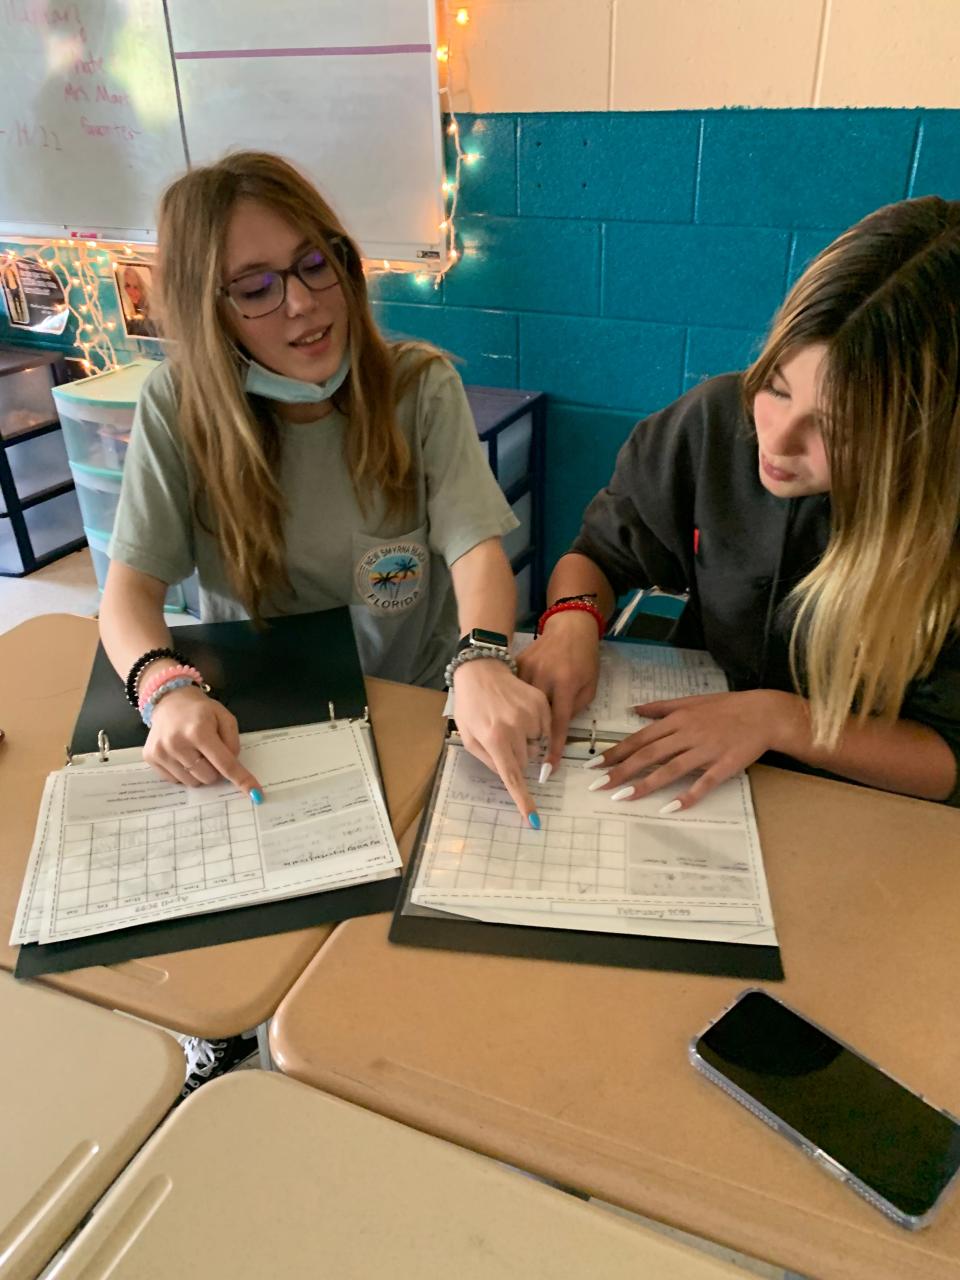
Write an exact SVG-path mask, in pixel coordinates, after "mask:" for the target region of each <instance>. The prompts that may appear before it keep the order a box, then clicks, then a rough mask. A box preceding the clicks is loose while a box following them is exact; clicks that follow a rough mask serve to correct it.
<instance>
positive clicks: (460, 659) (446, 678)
mask: <svg viewBox="0 0 960 1280" xmlns="http://www.w3.org/2000/svg"><path fill="white" fill-rule="evenodd" d="M477 658H494V659H495V660H496V661H497V662H503V663H506V665H507V666H508V667H509V668H510V670H511V671H512V672H513V674H514V675H516V674H517V664H516V662H514V660H513V658H511V657H510V655H509V653H501V652H499V651H498V650H497V649H461V650H460V652H459V653H456V654H454V656H453V657H452V658H451V659H450V661H449V662H448V663H447V669H446V670H445V671H444V673H443V682H444V684H445V685H446V686H447V688H448V689H452V688H453V677H454V675H455V674H456V672H457V670H458V669H459V668H460V667H462V666H463V665H464V663H465V662H474V661H476V659H477Z"/></svg>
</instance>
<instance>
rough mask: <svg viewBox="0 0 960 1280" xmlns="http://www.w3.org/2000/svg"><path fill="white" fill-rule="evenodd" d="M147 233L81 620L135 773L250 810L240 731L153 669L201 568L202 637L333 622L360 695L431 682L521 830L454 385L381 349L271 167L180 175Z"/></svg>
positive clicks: (474, 486)
mask: <svg viewBox="0 0 960 1280" xmlns="http://www.w3.org/2000/svg"><path fill="white" fill-rule="evenodd" d="M159 231H160V234H159V277H160V289H161V300H162V313H163V325H164V335H165V337H166V338H167V339H168V340H170V341H171V343H172V346H171V349H170V350H171V357H170V360H169V362H165V363H164V364H162V365H160V366H159V367H158V368H157V369H156V370H155V371H154V372H153V373H152V374H151V375H150V377H149V378H148V380H147V382H146V384H145V385H144V389H143V392H142V394H141V398H140V402H139V404H138V406H137V415H136V421H135V424H134V429H133V434H132V438H131V443H130V448H129V451H128V454H127V459H126V462H125V466H124V480H123V488H122V493H121V497H120V504H119V509H118V512H117V518H116V525H115V529H114V534H113V540H112V543H111V548H110V554H111V561H112V562H111V566H110V572H109V575H108V578H107V583H106V587H105V589H104V593H103V602H102V605H101V611H100V631H101V636H102V638H103V643H104V647H105V648H106V650H107V653H108V655H109V657H110V660H111V662H112V663H113V665H114V667H115V668H116V670H117V672H118V673H119V674H120V675H121V677H123V678H124V679H125V680H126V683H127V692H128V696H129V697H130V699H131V701H132V702H133V703H134V705H140V706H141V708H142V712H143V714H144V717H145V719H146V720H147V721H148V722H150V732H149V735H148V737H147V743H146V747H145V750H144V756H145V758H146V759H147V760H148V761H149V762H150V763H151V764H153V765H154V767H155V768H156V769H157V770H158V771H159V772H160V773H161V774H162V775H163V776H164V777H166V778H168V779H172V780H175V781H177V782H181V783H184V784H185V785H187V786H198V785H201V784H204V783H209V782H213V781H215V780H217V779H218V778H220V777H225V778H228V779H230V780H231V781H232V782H234V783H235V784H236V785H238V786H241V787H243V788H244V789H246V790H248V791H249V792H250V793H251V797H252V799H253V800H254V802H258V800H259V788H258V786H257V780H256V779H255V778H254V777H252V776H251V775H250V774H249V773H248V772H247V771H246V770H244V769H243V768H241V767H240V765H239V763H238V760H237V752H238V749H239V742H238V737H237V733H238V729H237V724H236V721H235V720H234V718H233V716H232V715H231V714H230V713H229V712H228V711H227V710H226V709H225V708H224V707H223V706H221V705H220V704H219V703H217V702H216V701H213V700H212V699H210V698H208V697H207V696H206V694H205V693H204V691H203V689H202V688H201V687H200V685H199V683H198V680H199V675H198V673H195V672H192V671H191V670H189V669H187V668H186V667H185V666H184V665H183V664H182V663H181V662H180V660H179V658H178V656H177V655H176V654H174V653H172V652H171V651H170V634H169V632H168V630H167V627H166V623H165V622H164V616H163V601H164V596H165V593H166V591H167V588H168V586H169V585H170V584H171V583H176V582H180V581H182V580H183V579H184V578H187V577H188V576H189V575H190V574H191V573H192V572H193V571H194V569H196V570H197V571H198V574H199V581H200V596H201V610H202V617H203V620H204V621H221V620H228V619H236V618H243V617H251V618H254V619H263V618H267V617H269V616H270V615H278V614H283V613H301V612H308V611H311V610H317V609H328V608H332V607H335V606H337V605H349V606H351V609H352V615H353V621H354V629H355V631H356V634H357V640H358V644H359V648H360V654H361V660H362V663H363V667H364V670H365V671H366V672H367V673H368V674H369V675H374V676H383V677H385V678H387V679H391V680H399V681H403V682H406V683H411V684H419V685H425V686H429V687H441V686H442V684H443V681H444V676H445V674H446V675H447V676H448V678H449V679H450V680H451V681H452V682H453V684H454V686H455V688H456V695H457V721H458V725H459V728H460V730H461V732H462V734H463V737H464V740H465V742H466V745H467V746H468V747H469V748H470V749H471V750H472V751H473V752H474V753H475V754H476V755H478V756H479V757H480V758H481V759H483V760H484V761H485V762H486V763H487V764H489V765H490V766H491V767H493V768H494V769H495V770H497V771H498V772H499V773H500V775H501V777H502V778H503V780H504V782H505V784H506V785H507V787H508V789H509V791H510V793H511V795H512V796H513V799H514V800H515V801H516V803H517V805H518V807H519V809H520V811H521V812H522V813H523V814H524V815H525V816H526V817H527V818H528V820H531V821H532V823H533V824H534V825H535V824H536V823H537V821H538V819H537V815H536V814H535V813H534V812H533V805H532V803H531V801H530V797H529V793H528V791H527V788H526V784H525V782H524V778H523V772H524V768H525V766H526V763H527V759H528V752H529V751H530V746H529V744H531V743H533V744H536V743H537V742H539V741H540V740H541V739H542V738H543V737H544V735H545V734H546V733H547V732H548V731H549V708H548V705H547V701H546V699H545V697H544V696H543V694H542V693H540V692H539V691H538V690H536V689H533V688H532V687H531V686H530V685H528V684H526V683H524V682H523V681H521V680H519V679H517V677H516V675H515V674H514V672H515V666H514V664H513V663H512V660H511V659H510V657H509V653H508V652H507V648H506V646H507V644H508V642H509V638H510V636H511V634H512V630H513V621H514V616H515V610H516V591H515V585H514V580H513V575H512V573H511V570H510V565H509V563H508V561H507V559H506V556H505V554H504V552H503V549H502V546H501V541H500V540H501V536H502V535H503V534H505V533H507V532H509V531H510V530H511V529H512V528H514V527H515V525H516V520H515V519H514V517H513V515H512V513H511V511H510V508H509V506H508V505H507V503H506V500H505V499H504V497H503V495H502V494H501V492H500V490H499V489H498V487H497V485H496V482H495V480H494V478H493V475H492V473H491V471H490V469H489V466H488V465H487V461H486V458H485V457H484V454H483V452H482V449H481V446H480V444H479V442H478V440H477V435H476V430H475V428H474V425H473V420H472V418H471V415H470V410H469V407H468V405H467V401H466V397H465V395H464V391H463V387H462V385H461V382H460V379H459V377H458V376H457V374H456V373H455V372H454V370H453V369H452V367H451V366H450V364H449V363H448V362H447V361H446V360H445V359H444V358H443V357H442V355H441V354H440V353H439V352H438V351H436V350H434V349H433V348H431V347H428V346H426V345H424V344H418V343H393V344H391V343H387V342H385V341H384V340H383V338H382V337H381V336H380V334H379V333H378V331H377V329H376V327H375V325H374V321H373V318H372V316H371V312H370V308H369V305H368V300H367V289H366V283H365V279H364V274H363V269H362V265H361V261H360V255H359V252H358V250H357V247H356V245H355V244H354V243H353V241H352V240H351V239H350V237H349V236H348V234H347V232H346V230H345V229H344V227H343V226H342V225H341V224H340V222H339V221H338V219H337V218H336V216H335V214H334V213H333V211H332V210H331V209H330V207H329V206H328V205H327V203H326V202H325V201H324V200H323V198H322V197H321V196H320V195H319V193H318V192H317V191H316V190H315V188H314V187H313V186H312V185H311V184H310V183H309V182H308V181H307V180H306V179H305V178H304V177H303V176H302V175H301V174H300V173H298V172H297V171H296V170H295V169H294V168H292V167H291V166H290V165H289V164H287V163H286V162H285V161H283V160H281V159H279V158H278V157H276V156H271V155H266V154H260V153H252V152H246V153H240V154H235V155H230V156H227V157H226V158H225V159H223V160H221V161H220V162H219V163H218V164H214V165H211V166H209V167H206V168H198V169H194V170H191V171H190V172H189V173H187V174H186V175H185V176H184V177H182V178H180V179H179V180H178V181H176V182H175V183H174V184H173V185H172V186H171V187H170V188H169V190H168V191H167V192H166V194H165V196H164V197H163V201H162V204H161V210H160V227H159ZM475 629H482V630H483V631H485V632H488V633H493V634H492V636H490V635H487V636H486V637H479V638H478V637H476V635H475V634H474V635H473V638H472V639H471V633H474V631H475ZM458 635H463V636H464V637H465V638H464V641H462V642H461V646H462V647H461V648H460V649H459V650H458V646H457V637H458ZM155 651H158V652H155ZM474 659H481V660H474ZM291 674H292V676H293V678H295V673H291Z"/></svg>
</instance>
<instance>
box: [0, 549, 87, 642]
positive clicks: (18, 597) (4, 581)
mask: <svg viewBox="0 0 960 1280" xmlns="http://www.w3.org/2000/svg"><path fill="white" fill-rule="evenodd" d="M99 602H100V593H99V591H98V590H97V580H96V578H95V577H94V573H93V561H92V560H91V559H90V552H89V551H88V550H87V549H86V548H84V549H83V551H75V552H74V553H73V555H70V556H64V558H63V559H62V560H55V561H54V562H53V564H51V565H47V567H46V568H45V569H38V570H37V572H36V573H31V574H29V575H28V576H27V577H26V578H0V631H9V630H10V629H11V628H12V627H16V626H18V625H19V624H20V623H21V622H26V620H27V619H28V618H33V617H36V615H37V614H40V613H81V614H84V615H85V616H87V617H91V618H92V617H93V616H94V614H95V613H96V612H97V606H98V604H99Z"/></svg>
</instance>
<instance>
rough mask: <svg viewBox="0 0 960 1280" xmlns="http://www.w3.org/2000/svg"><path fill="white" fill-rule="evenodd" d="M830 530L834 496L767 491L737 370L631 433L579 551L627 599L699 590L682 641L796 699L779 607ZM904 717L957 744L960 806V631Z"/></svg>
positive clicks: (733, 677)
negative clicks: (629, 594)
mask: <svg viewBox="0 0 960 1280" xmlns="http://www.w3.org/2000/svg"><path fill="white" fill-rule="evenodd" d="M829 536H830V498H829V495H827V494H824V495H816V496H813V497H807V498H791V499H784V498H777V497H775V496H774V495H773V494H771V493H770V492H769V491H768V490H767V489H765V488H764V487H763V485H762V484H761V483H760V477H759V474H758V464H757V442H756V436H755V434H754V431H753V427H752V424H751V423H750V421H749V419H748V418H747V415H746V413H745V411H744V408H743V403H742V400H741V396H740V377H739V375H738V374H732V373H731V374H724V375H723V376H721V377H719V378H712V379H710V381H709V382H704V383H701V384H700V385H699V386H697V387H695V388H694V389H693V390H692V391H689V392H687V394H686V395H685V396H682V397H681V398H680V399H679V400H677V401H676V402H675V403H674V404H672V405H669V406H668V407H667V408H666V409H662V410H661V411H660V412H659V413H655V414H654V415H653V416H652V417H650V418H647V419H646V420H645V421H643V422H641V423H639V424H638V425H637V426H636V427H635V428H634V429H633V431H632V432H631V434H630V436H629V438H628V440H627V442H626V444H625V445H624V446H623V448H622V449H621V450H620V454H619V456H618V458H617V465H616V469H615V471H614V473H613V476H612V478H611V480H610V483H609V484H608V486H607V488H606V489H602V490H601V491H600V493H598V494H597V496H596V497H595V498H594V499H593V501H592V502H591V503H590V505H589V507H588V508H587V510H586V512H585V514H584V517H583V525H582V527H581V529H580V533H579V535H578V536H577V538H576V540H575V542H574V544H573V546H572V547H571V550H572V551H576V552H579V553H580V554H581V555H585V556H589V558H590V559H591V560H593V561H594V562H595V563H596V564H597V565H598V566H599V567H600V568H601V569H602V570H603V572H604V574H605V575H606V576H607V578H608V579H609V581H610V584H611V586H612V587H613V589H614V591H615V592H616V593H617V595H621V594H622V593H623V592H625V591H629V590H631V589H635V588H637V587H651V586H657V587H660V588H661V589H662V590H664V591H669V592H673V593H677V594H679V593H683V592H689V601H688V604H687V607H686V609H685V610H684V612H683V615H682V617H681V619H680V622H679V624H678V626H677V629H676V631H675V633H674V635H673V637H672V639H673V641H674V643H676V644H680V645H684V646H687V647H690V648H705V649H707V650H708V651H709V652H710V653H711V654H712V656H713V657H714V658H715V659H716V661H717V662H718V663H719V664H720V666H721V667H722V668H723V670H724V671H725V673H726V675H727V678H728V679H729V681H730V686H731V688H733V689H757V688H765V689H784V690H788V691H793V688H794V686H793V682H792V679H791V676H790V663H789V656H788V644H789V637H790V630H791V624H792V618H791V616H790V614H789V612H788V610H787V609H785V608H784V607H783V603H784V601H785V599H786V597H787V596H788V595H789V594H790V592H791V590H792V589H793V587H794V586H796V584H797V583H798V582H799V581H800V579H801V578H803V577H804V575H805V574H806V573H807V572H808V571H809V570H810V569H811V568H812V567H813V566H814V565H815V564H816V563H817V561H818V560H819V559H820V557H821V556H822V555H823V553H824V550H825V549H826V546H827V541H828V539H829ZM901 715H902V716H903V718H904V719H909V720H915V721H917V722H918V723H920V724H925V725H928V726H929V727H930V728H932V729H934V730H936V732H938V733H939V734H940V735H941V736H942V737H943V738H944V739H945V741H946V742H947V743H948V745H949V746H950V748H951V750H952V751H953V754H954V757H955V759H956V761H957V781H956V784H955V786H954V789H953V791H952V792H951V794H950V796H949V797H948V798H947V803H948V804H952V805H956V806H958V807H960V637H957V636H954V637H953V638H952V639H951V640H950V641H949V642H948V643H947V645H946V646H945V647H944V648H943V650H941V653H940V656H939V658H938V659H937V663H936V666H935V667H934V670H933V672H932V673H931V674H930V676H929V678H928V679H926V680H923V681H918V682H916V683H914V684H912V685H911V686H910V687H909V689H908V690H907V695H906V698H905V699H904V703H903V708H902V710H901Z"/></svg>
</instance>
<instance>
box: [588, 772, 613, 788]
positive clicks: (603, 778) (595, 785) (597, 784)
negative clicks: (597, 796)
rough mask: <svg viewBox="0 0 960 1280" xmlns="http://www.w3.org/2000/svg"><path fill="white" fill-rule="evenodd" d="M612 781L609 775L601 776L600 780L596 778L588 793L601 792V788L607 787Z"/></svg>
mask: <svg viewBox="0 0 960 1280" xmlns="http://www.w3.org/2000/svg"><path fill="white" fill-rule="evenodd" d="M609 781H610V775H609V773H604V774H601V776H600V777H599V778H594V780H593V782H591V783H590V785H589V787H587V790H588V791H599V790H600V788H601V787H605V786H606V785H607V783H608V782H609Z"/></svg>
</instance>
